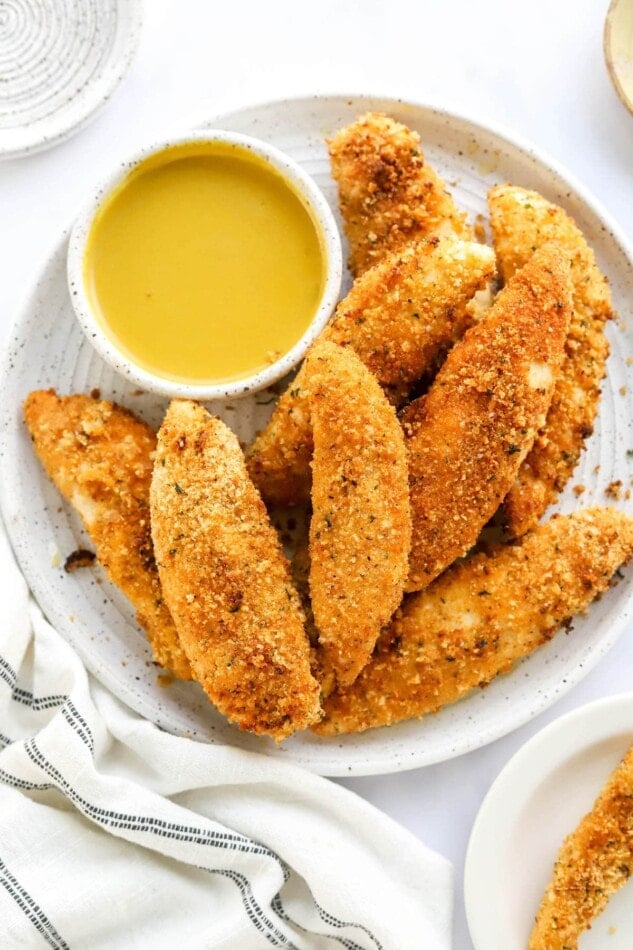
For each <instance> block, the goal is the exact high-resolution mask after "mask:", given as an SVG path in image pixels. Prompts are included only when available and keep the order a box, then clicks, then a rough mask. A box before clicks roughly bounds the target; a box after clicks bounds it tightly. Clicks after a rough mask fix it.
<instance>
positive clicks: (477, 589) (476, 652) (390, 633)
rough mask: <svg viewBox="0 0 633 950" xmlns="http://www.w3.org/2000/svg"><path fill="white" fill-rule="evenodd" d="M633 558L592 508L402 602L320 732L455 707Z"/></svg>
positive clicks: (630, 539)
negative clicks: (368, 658)
mask: <svg viewBox="0 0 633 950" xmlns="http://www.w3.org/2000/svg"><path fill="white" fill-rule="evenodd" d="M632 553H633V518H631V517H629V516H628V515H625V514H623V513H622V512H620V511H617V510H616V509H614V508H593V509H586V510H584V511H578V512H576V513H574V514H573V515H566V516H562V515H559V516H555V517H554V518H552V519H551V521H549V522H548V523H547V524H545V525H539V526H538V527H537V528H536V529H535V530H534V531H532V532H530V533H529V534H527V535H525V537H524V538H523V539H522V541H521V542H518V543H516V544H514V545H497V546H495V547H493V548H491V550H490V552H489V553H480V554H477V555H475V556H474V557H472V558H471V559H470V560H467V561H465V562H461V563H459V564H457V565H454V566H453V567H451V568H449V569H448V571H446V573H445V574H443V575H442V577H439V578H438V579H437V580H436V581H435V582H434V583H433V584H431V586H430V587H428V588H427V589H426V590H424V591H422V592H421V593H419V594H414V595H413V596H412V597H409V598H407V599H406V600H405V602H404V604H403V606H402V608H401V610H400V611H399V612H398V613H397V615H396V618H395V620H394V621H393V623H392V624H391V627H390V628H389V629H388V630H387V631H386V633H385V635H384V636H383V637H381V639H380V641H379V644H378V647H377V649H376V652H375V654H374V656H373V658H372V660H371V661H370V663H369V664H368V665H367V666H366V667H365V669H364V670H363V671H362V673H361V674H360V676H359V677H358V679H357V680H356V682H355V683H354V684H353V685H352V686H350V687H349V688H347V689H345V690H339V691H338V692H336V693H334V694H333V695H332V696H330V697H329V698H328V699H326V700H325V702H324V711H325V718H324V719H323V721H322V722H320V723H318V725H316V726H315V727H313V728H314V731H315V732H317V733H318V734H319V735H324V736H325V735H336V734H337V733H346V732H362V731H363V730H365V729H370V728H372V727H374V726H386V725H389V724H391V723H394V722H399V721H401V720H403V719H411V718H413V717H415V716H423V715H426V714H427V713H430V712H435V711H436V710H438V709H439V708H440V707H441V706H445V705H447V704H448V703H454V702H455V701H456V700H458V699H460V698H461V697H462V696H464V695H465V694H466V693H468V692H470V691H471V690H473V689H476V688H477V687H480V686H484V685H485V684H487V683H489V682H490V681H491V680H492V679H494V677H495V676H497V675H499V674H500V673H505V672H507V671H508V670H509V669H511V667H512V666H513V665H514V664H515V663H516V662H517V660H519V659H521V658H522V657H524V656H527V655H528V654H529V653H531V652H532V651H533V650H535V649H536V648H537V647H539V646H541V644H543V643H545V642H546V641H548V640H550V639H551V637H552V636H553V635H554V632H555V631H556V629H557V628H558V627H560V626H561V624H563V623H564V622H565V621H566V620H568V619H569V618H570V617H572V616H573V615H574V614H576V613H579V612H581V611H583V610H584V609H585V608H586V607H587V606H588V604H589V603H590V602H591V601H592V600H593V599H594V598H595V597H596V596H597V595H598V594H599V593H600V592H601V591H603V590H605V588H607V587H608V585H609V579H610V578H611V576H612V575H613V574H614V572H615V571H616V570H617V569H618V567H620V565H621V564H623V563H624V562H625V561H627V560H628V559H629V558H630V557H631V554H632ZM544 946H549V945H544ZM552 946H554V945H552Z"/></svg>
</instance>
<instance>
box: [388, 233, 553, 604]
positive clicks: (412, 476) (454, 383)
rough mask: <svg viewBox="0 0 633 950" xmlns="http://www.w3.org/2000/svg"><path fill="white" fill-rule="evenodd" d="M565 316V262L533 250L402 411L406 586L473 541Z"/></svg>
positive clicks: (519, 442) (539, 401)
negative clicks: (409, 524)
mask: <svg viewBox="0 0 633 950" xmlns="http://www.w3.org/2000/svg"><path fill="white" fill-rule="evenodd" d="M570 313H571V284H570V279H569V264H568V263H567V262H566V260H565V258H564V255H563V253H562V252H561V251H560V250H559V249H558V248H557V247H555V246H554V245H547V246H546V247H544V248H542V249H541V250H540V251H538V252H537V253H536V254H534V256H533V257H532V259H531V260H530V261H529V263H528V264H526V266H525V267H524V268H523V269H522V270H521V271H519V272H518V273H517V274H515V276H514V277H513V278H512V280H510V281H509V282H508V284H507V286H506V287H505V289H504V290H503V291H501V293H500V294H499V295H498V296H497V297H496V299H495V302H494V304H493V306H492V308H491V310H490V311H489V312H488V314H487V315H486V316H485V317H484V318H483V319H482V320H481V322H480V323H478V324H477V325H476V326H474V327H472V328H471V329H470V330H469V331H468V332H467V333H466V335H465V336H464V338H463V339H462V340H461V341H460V342H459V343H457V344H456V346H454V347H453V349H452V350H451V352H450V353H449V355H448V357H447V359H446V362H445V363H444V365H443V367H442V369H441V370H440V372H439V373H438V375H437V376H436V377H435V380H434V382H433V385H432V386H431V388H430V390H429V392H428V393H427V394H426V395H425V396H423V397H421V398H420V399H417V400H415V401H414V402H412V403H411V404H410V405H409V406H408V407H407V408H406V410H405V412H404V414H403V418H402V425H403V428H404V432H405V435H406V444H407V453H408V463H409V485H410V492H411V516H412V519H413V542H412V547H411V566H410V575H409V579H408V581H407V589H408V590H421V589H422V588H424V587H426V585H427V584H429V583H430V582H431V581H432V580H434V578H435V577H437V576H438V574H440V573H441V572H442V571H443V570H444V569H445V568H446V567H448V565H449V564H451V563H452V562H453V561H454V560H455V559H456V558H458V557H461V556H463V555H464V554H466V552H467V551H468V550H469V549H470V548H471V547H472V546H473V544H474V543H475V541H476V540H477V538H478V536H479V533H480V531H481V529H482V528H483V527H484V525H485V524H486V523H487V522H488V521H489V519H490V518H491V517H492V515H493V514H494V513H495V511H496V510H497V508H498V507H499V505H500V503H501V501H502V500H503V498H504V497H505V496H506V494H507V493H508V491H509V489H510V487H511V485H512V483H513V482H514V480H515V477H516V473H517V471H518V468H519V466H520V464H521V462H522V461H523V459H524V458H525V456H526V455H527V453H528V451H529V450H530V448H531V446H532V443H533V442H534V438H535V435H536V433H537V432H538V430H539V428H540V427H541V426H542V425H543V423H544V421H545V416H546V413H547V410H548V408H549V404H550V400H551V397H552V391H553V388H554V382H555V379H556V375H557V373H558V370H559V368H560V365H561V362H562V360H563V355H564V346H565V338H566V335H567V329H568V327H569V318H570Z"/></svg>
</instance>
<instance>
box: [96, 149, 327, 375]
mask: <svg viewBox="0 0 633 950" xmlns="http://www.w3.org/2000/svg"><path fill="white" fill-rule="evenodd" d="M324 262H325V254H324V250H323V239H322V235H321V232H320V229H319V227H318V225H317V224H316V223H315V222H314V221H313V219H312V217H311V214H310V212H309V211H308V210H307V208H306V207H305V206H304V204H303V202H302V200H301V198H300V197H299V195H298V194H297V193H296V192H295V191H294V189H293V188H292V186H291V185H290V184H289V183H288V182H287V181H286V180H285V179H284V178H283V177H282V175H281V174H279V173H278V172H277V171H276V170H274V169H272V168H271V167H270V166H269V165H268V164H267V163H266V162H265V161H264V160H263V159H261V158H259V157H258V156H256V155H254V154H253V153H252V152H250V151H248V150H247V149H245V148H242V147H241V146H240V147H236V146H232V145H229V144H227V143H217V142H188V143H185V144H183V145H177V146H173V147H171V148H168V149H165V150H163V151H162V152H159V153H157V154H156V155H153V156H152V157H151V158H149V159H147V160H146V161H145V162H142V163H141V164H140V165H138V166H137V167H136V168H135V169H133V171H132V172H130V174H129V175H128V176H127V177H126V178H125V179H124V181H123V182H122V183H121V185H120V186H119V187H118V188H117V189H116V191H115V192H114V193H113V194H112V195H111V196H110V197H109V198H108V199H107V200H106V201H105V202H104V203H103V205H102V206H101V207H100V208H99V210H98V212H97V214H96V216H95V219H94V222H93V224H92V227H91V230H90V233H89V235H88V241H87V245H86V252H85V257H84V281H85V286H86V290H87V293H88V297H89V300H90V302H91V304H92V306H93V309H94V310H95V312H96V314H97V315H98V319H99V321H100V323H101V325H102V327H103V329H104V330H105V332H106V334H107V335H108V336H109V337H110V338H111V339H112V341H113V342H114V343H115V345H116V346H117V347H118V349H119V350H120V351H122V352H123V353H124V354H125V355H126V356H127V357H128V358H129V359H131V360H132V361H133V362H134V363H136V364H137V365H138V366H140V367H141V368H143V369H146V370H149V371H151V372H153V373H155V374H158V375H160V376H162V377H165V378H167V379H171V380H175V381H178V382H189V383H198V384H200V383H205V382H209V383H224V382H231V381H235V380H239V379H242V378H244V377H245V376H248V375H250V374H251V373H253V372H254V371H257V370H259V369H262V368H263V367H265V366H267V365H269V364H270V363H271V362H274V360H275V359H278V358H279V357H280V356H281V355H283V354H284V353H286V352H287V351H288V350H290V349H291V348H292V346H293V345H294V344H295V343H296V342H297V341H298V340H299V339H300V338H301V336H302V335H303V333H304V332H305V330H306V328H307V326H308V324H309V323H310V320H311V319H312V317H313V316H314V314H315V312H316V309H317V307H318V304H319V300H320V298H321V295H322V292H323V287H324V282H325V263H324Z"/></svg>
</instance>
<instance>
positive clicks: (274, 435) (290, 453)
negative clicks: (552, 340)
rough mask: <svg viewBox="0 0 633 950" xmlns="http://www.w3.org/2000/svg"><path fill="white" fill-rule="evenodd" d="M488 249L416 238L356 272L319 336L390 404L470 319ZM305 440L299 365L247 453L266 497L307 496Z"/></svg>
mask: <svg viewBox="0 0 633 950" xmlns="http://www.w3.org/2000/svg"><path fill="white" fill-rule="evenodd" d="M494 270H495V262H494V254H493V252H492V250H491V249H490V248H488V247H485V246H483V245H481V244H474V243H471V242H467V241H458V240H454V239H448V238H447V239H442V240H439V239H436V240H432V241H420V242H417V243H416V244H412V245H410V246H409V247H407V248H405V249H404V250H403V251H398V252H396V253H395V254H392V255H390V256H389V258H388V259H387V260H385V261H383V262H382V263H381V264H378V265H377V266H376V267H374V268H372V269H371V270H369V271H367V272H366V273H365V274H363V276H362V277H359V278H358V279H357V280H356V281H355V282H354V285H353V287H352V289H351V290H350V292H349V294H348V295H347V297H346V298H345V299H344V300H343V301H342V302H341V303H340V304H339V306H338V308H337V311H336V314H335V316H334V319H333V320H332V322H331V323H330V324H329V325H328V326H327V327H326V328H325V330H324V331H323V333H322V335H321V339H325V340H331V341H332V342H334V343H338V344H340V345H342V346H350V347H351V348H352V349H353V350H355V351H356V353H357V354H358V355H359V356H360V358H361V360H362V361H363V363H365V365H366V366H367V367H368V368H369V369H370V370H371V371H372V373H374V375H375V376H376V377H377V379H378V381H379V382H380V383H381V384H382V385H383V387H384V388H385V391H386V392H387V394H388V396H389V398H390V399H391V400H392V401H393V402H394V403H397V402H398V401H401V399H402V397H403V396H404V395H406V393H407V392H408V390H409V389H410V388H411V385H412V384H413V383H415V382H416V381H417V380H418V379H419V378H420V377H421V376H422V375H423V374H424V373H426V372H428V371H429V370H430V369H431V367H433V366H434V364H435V363H436V362H437V361H438V359H439V358H440V356H441V355H443V353H444V352H445V351H446V350H447V349H448V348H449V347H450V346H451V345H452V344H454V343H455V342H456V341H457V340H458V339H459V338H460V337H461V336H462V335H463V333H464V332H465V330H466V329H467V327H468V326H470V324H471V323H472V315H471V312H470V308H469V306H468V304H469V301H470V300H471V298H472V297H473V295H474V294H475V293H476V292H477V291H478V290H480V289H481V288H482V287H484V285H485V284H486V283H487V282H488V281H489V280H490V278H491V277H492V276H493V274H494ZM311 456H312V437H311V432H310V420H309V413H308V411H307V406H306V396H305V385H304V374H303V370H300V371H299V374H298V375H297V376H296V377H295V379H294V381H293V382H292V383H291V384H290V386H289V388H288V390H287V391H286V392H285V393H284V394H283V395H282V396H281V398H280V399H279V401H278V403H277V406H276V407H275V411H274V413H273V415H272V417H271V420H270V422H269V423H268V426H267V427H266V429H265V430H264V431H263V432H262V433H261V434H260V435H259V436H258V438H257V439H256V440H255V442H254V443H253V445H252V446H251V448H250V450H249V451H248V453H247V459H248V467H249V472H250V475H251V478H252V479H253V481H254V482H255V484H256V485H257V487H258V488H259V490H260V491H261V493H262V495H263V497H264V498H265V500H266V501H268V502H270V503H273V504H277V505H291V504H297V503H299V502H300V501H305V500H306V499H307V498H308V497H309V493H310V465H309V463H310V458H311Z"/></svg>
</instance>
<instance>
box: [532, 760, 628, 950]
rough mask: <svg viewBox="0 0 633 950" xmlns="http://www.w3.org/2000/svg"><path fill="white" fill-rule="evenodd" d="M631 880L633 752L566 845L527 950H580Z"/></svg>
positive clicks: (555, 868)
mask: <svg viewBox="0 0 633 950" xmlns="http://www.w3.org/2000/svg"><path fill="white" fill-rule="evenodd" d="M632 874H633V749H629V751H628V752H627V753H626V755H625V756H624V759H623V760H622V762H621V763H620V765H619V766H618V767H617V768H616V769H615V771H614V772H613V773H612V774H611V775H610V777H609V780H608V781H607V783H606V785H605V787H604V788H603V790H602V792H601V793H600V795H599V797H598V799H597V801H596V803H595V804H594V806H593V808H592V810H591V811H590V812H589V813H588V814H587V815H585V817H584V818H583V819H582V821H581V822H580V824H579V825H578V827H577V828H576V829H575V831H573V832H572V833H571V834H570V835H569V836H568V837H567V838H566V839H565V842H564V843H563V845H562V847H561V849H560V852H559V854H558V857H557V859H556V864H555V865H554V873H553V876H552V880H551V881H550V883H549V885H548V887H547V890H546V892H545V896H544V897H543V901H542V903H541V906H540V908H539V911H538V914H537V917H536V924H535V926H534V930H533V931H532V935H531V937H530V943H529V948H528V950H576V948H577V947H578V938H579V937H580V936H581V935H582V934H583V933H584V932H585V931H586V930H588V929H589V928H590V927H591V922H592V920H593V919H594V918H595V917H597V916H598V914H600V913H601V912H602V911H603V910H604V908H605V907H606V905H607V902H608V900H609V898H610V897H612V895H613V894H615V892H616V891H618V890H619V889H620V888H621V887H622V886H623V885H624V884H626V882H627V881H628V879H629V878H630V877H631V875H632Z"/></svg>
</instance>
